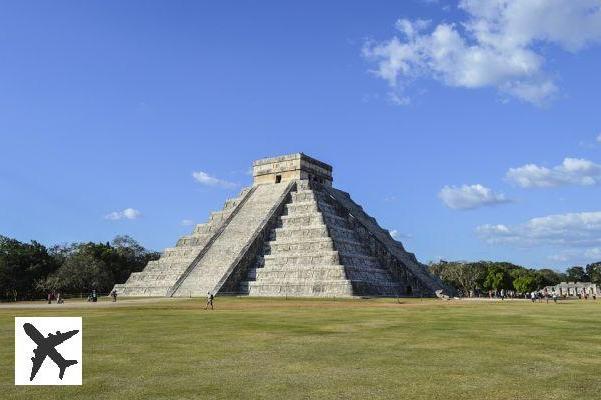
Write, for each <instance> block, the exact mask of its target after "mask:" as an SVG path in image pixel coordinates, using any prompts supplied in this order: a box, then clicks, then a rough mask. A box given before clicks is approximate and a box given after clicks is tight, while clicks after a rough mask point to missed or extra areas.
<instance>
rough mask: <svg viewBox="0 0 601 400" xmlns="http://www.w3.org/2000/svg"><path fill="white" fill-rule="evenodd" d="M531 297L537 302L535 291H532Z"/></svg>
mask: <svg viewBox="0 0 601 400" xmlns="http://www.w3.org/2000/svg"><path fill="white" fill-rule="evenodd" d="M530 299H531V300H532V302H533V303H534V302H536V293H535V292H532V293H530Z"/></svg>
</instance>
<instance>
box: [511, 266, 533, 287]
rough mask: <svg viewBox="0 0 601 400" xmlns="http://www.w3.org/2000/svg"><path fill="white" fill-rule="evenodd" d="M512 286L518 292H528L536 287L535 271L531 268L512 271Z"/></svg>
mask: <svg viewBox="0 0 601 400" xmlns="http://www.w3.org/2000/svg"><path fill="white" fill-rule="evenodd" d="M511 275H512V278H513V288H514V289H515V290H516V291H517V292H518V293H528V292H532V291H533V290H535V289H537V288H538V287H540V286H538V285H537V281H536V272H535V271H532V270H527V269H522V270H515V271H513V272H512V274H511Z"/></svg>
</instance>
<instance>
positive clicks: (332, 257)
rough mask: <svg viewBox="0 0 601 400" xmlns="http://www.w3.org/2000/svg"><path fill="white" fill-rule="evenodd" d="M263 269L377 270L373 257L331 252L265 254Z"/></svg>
mask: <svg viewBox="0 0 601 400" xmlns="http://www.w3.org/2000/svg"><path fill="white" fill-rule="evenodd" d="M263 260H264V268H268V267H271V266H284V265H294V266H297V265H337V264H342V265H348V266H355V267H363V268H378V267H379V263H378V260H377V259H376V258H375V257H372V256H369V255H364V254H353V253H340V252H338V251H336V250H332V251H327V250H324V251H316V252H309V253H296V254H286V253H283V254H267V255H264V256H263Z"/></svg>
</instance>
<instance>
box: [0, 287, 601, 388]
mask: <svg viewBox="0 0 601 400" xmlns="http://www.w3.org/2000/svg"><path fill="white" fill-rule="evenodd" d="M66 306H67V307H65V308H61V307H60V306H53V307H48V308H46V307H41V304H38V303H25V304H20V305H18V307H14V306H13V307H11V306H10V305H6V304H5V305H2V306H0V359H1V360H2V363H3V366H4V371H5V373H3V374H0V376H1V378H0V390H2V393H3V395H2V398H7V399H30V398H52V399H54V398H56V399H113V398H124V399H142V398H152V399H174V398H182V399H201V398H213V399H215V398H216V399H232V398H257V399H284V398H285V399H307V398H327V399H329V398H339V399H349V398H357V399H359V398H362V399H365V398H400V397H407V398H412V399H466V398H470V399H471V398H483V399H531V398H546V399H566V398H571V397H583V398H594V397H597V396H599V394H600V393H601V381H600V380H599V378H598V374H599V371H600V367H601V335H599V333H600V330H601V329H600V328H601V324H600V321H599V315H600V312H601V302H599V301H598V302H594V301H577V300H572V301H562V302H560V303H559V304H553V303H552V302H551V303H550V304H546V303H535V304H533V303H530V302H527V301H522V300H511V301H505V302H488V301H450V302H444V301H439V300H433V299H423V300H420V299H401V300H400V302H397V300H396V299H367V300H365V299H344V300H343V299H336V300H332V299H329V300H327V299H288V300H284V299H262V298H235V297H219V298H217V301H216V310H215V311H205V310H203V308H204V304H203V300H202V299H177V300H173V299H141V300H137V301H135V300H127V301H123V302H118V303H117V304H109V303H107V302H105V301H103V302H102V303H98V304H86V303H81V302H73V303H72V304H66ZM15 316H82V317H83V327H84V328H83V329H84V332H83V335H84V336H83V346H84V360H83V363H84V364H83V370H84V377H83V379H84V384H83V385H82V386H79V387H34V386H29V387H27V386H20V387H19V386H14V376H13V365H14V317H15Z"/></svg>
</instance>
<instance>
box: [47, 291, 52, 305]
mask: <svg viewBox="0 0 601 400" xmlns="http://www.w3.org/2000/svg"><path fill="white" fill-rule="evenodd" d="M48 304H52V293H50V292H48Z"/></svg>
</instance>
